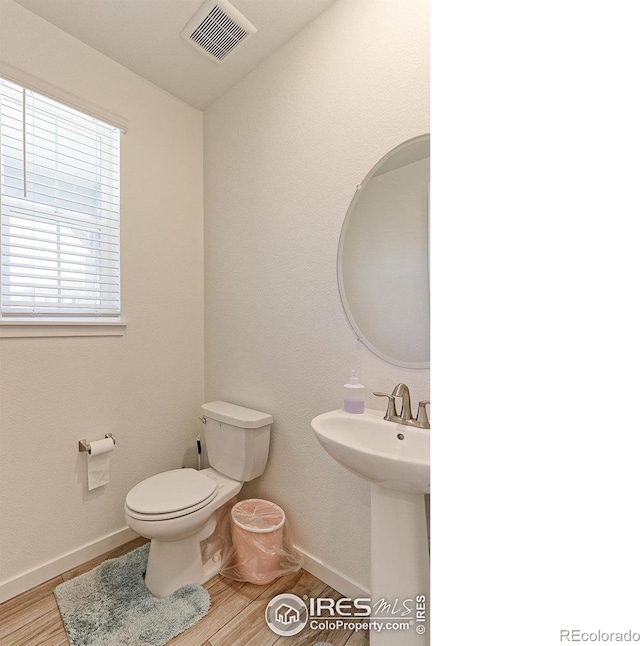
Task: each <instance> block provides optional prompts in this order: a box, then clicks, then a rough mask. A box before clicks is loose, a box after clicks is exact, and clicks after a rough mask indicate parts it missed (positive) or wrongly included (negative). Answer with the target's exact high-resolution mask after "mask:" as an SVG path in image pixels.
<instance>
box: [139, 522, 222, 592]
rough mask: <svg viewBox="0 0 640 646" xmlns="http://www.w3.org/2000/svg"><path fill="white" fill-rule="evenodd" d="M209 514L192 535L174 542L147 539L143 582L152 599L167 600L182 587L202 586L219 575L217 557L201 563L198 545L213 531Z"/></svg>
mask: <svg viewBox="0 0 640 646" xmlns="http://www.w3.org/2000/svg"><path fill="white" fill-rule="evenodd" d="M216 517H217V514H213V515H212V516H211V518H209V520H208V521H207V522H206V524H205V526H204V527H203V528H202V529H201V530H199V531H198V532H197V533H196V534H193V535H192V536H189V537H187V538H183V539H181V540H177V541H160V540H157V539H154V538H152V539H151V545H150V546H149V560H148V561H147V572H146V574H145V578H144V582H145V584H146V586H147V588H148V589H149V592H151V594H152V595H153V596H154V597H160V598H163V597H168V596H169V595H171V594H173V593H174V592H175V591H176V590H177V589H178V588H181V587H182V586H183V585H188V584H190V583H191V584H196V585H202V584H203V583H205V582H206V581H208V580H209V579H210V578H211V577H213V576H215V575H216V574H218V572H219V571H220V554H219V553H218V554H216V555H214V558H213V559H209V560H208V561H206V562H205V563H203V561H202V551H201V549H200V542H201V541H203V540H205V539H206V538H208V537H209V536H211V534H212V533H213V530H214V529H215V527H216Z"/></svg>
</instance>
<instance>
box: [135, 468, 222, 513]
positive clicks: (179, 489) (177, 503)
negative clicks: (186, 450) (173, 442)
mask: <svg viewBox="0 0 640 646" xmlns="http://www.w3.org/2000/svg"><path fill="white" fill-rule="evenodd" d="M217 489H218V483H217V482H216V481H215V480H212V479H211V478H207V477H205V476H203V475H202V474H200V473H198V471H196V470H195V469H174V470H172V471H165V472H164V473H159V474H157V475H155V476H151V477H150V478H147V479H146V480H143V481H142V482H140V483H138V484H137V485H136V486H135V487H133V489H131V491H130V492H129V493H128V494H127V498H126V501H125V506H126V509H127V512H128V513H129V515H130V516H131V517H132V518H137V519H139V520H149V521H153V520H169V519H171V518H178V517H180V516H186V515H187V514H191V513H193V512H195V511H198V510H199V509H202V508H203V507H205V506H206V505H208V504H209V503H211V501H213V500H214V498H215V497H216V494H217Z"/></svg>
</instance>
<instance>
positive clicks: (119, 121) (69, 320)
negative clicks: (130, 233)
mask: <svg viewBox="0 0 640 646" xmlns="http://www.w3.org/2000/svg"><path fill="white" fill-rule="evenodd" d="M0 77H1V78H3V79H6V80H7V81H9V82H11V83H14V84H17V85H19V86H21V87H23V88H25V89H26V90H30V91H33V92H36V93H38V94H40V95H42V96H45V97H47V98H49V99H53V100H54V101H56V102H58V103H61V104H63V105H65V106H68V107H69V108H71V109H73V110H77V111H80V112H82V113H84V114H85V115H88V116H90V117H92V118H94V119H97V120H99V121H102V122H104V123H106V124H108V125H110V126H113V127H115V128H117V129H119V130H120V134H121V135H122V134H124V133H126V131H127V122H126V120H124V119H123V118H122V117H119V116H118V115H115V114H113V113H111V112H109V111H107V110H104V109H102V108H99V107H97V106H95V105H93V104H91V103H89V102H87V101H85V100H83V99H81V98H79V97H76V96H74V95H72V94H70V93H68V92H66V91H64V90H62V89H60V88H56V87H55V86H53V85H50V84H49V83H47V82H45V81H41V80H40V79H37V78H36V77H33V76H31V75H29V74H28V73H25V72H23V71H22V70H18V69H17V68H13V67H12V66H9V65H5V64H3V65H2V70H1V71H0ZM121 160H122V151H120V154H119V157H118V163H119V166H121ZM61 211H62V210H61ZM119 293H120V298H121V297H122V294H121V288H120V286H119ZM125 330H126V322H125V321H124V320H123V318H122V307H121V308H120V313H119V315H118V316H110V317H106V316H83V317H81V318H77V317H73V316H69V315H66V316H65V315H60V314H58V315H54V316H43V315H37V316H32V315H25V316H15V315H12V316H9V317H7V316H6V315H5V316H2V314H1V313H0V338H3V337H4V338H7V337H21V338H26V337H54V336H122V335H123V334H124V333H125Z"/></svg>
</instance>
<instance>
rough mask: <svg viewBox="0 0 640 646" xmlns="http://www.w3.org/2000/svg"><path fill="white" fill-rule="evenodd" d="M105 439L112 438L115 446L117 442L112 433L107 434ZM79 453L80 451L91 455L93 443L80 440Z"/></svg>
mask: <svg viewBox="0 0 640 646" xmlns="http://www.w3.org/2000/svg"><path fill="white" fill-rule="evenodd" d="M104 437H105V439H106V438H110V439H111V441H112V442H113V444H114V445H115V443H116V441H115V439H114V437H113V435H111V433H105V434H104ZM78 451H80V453H82V452H85V453H88V454H89V455H91V442H87V440H78Z"/></svg>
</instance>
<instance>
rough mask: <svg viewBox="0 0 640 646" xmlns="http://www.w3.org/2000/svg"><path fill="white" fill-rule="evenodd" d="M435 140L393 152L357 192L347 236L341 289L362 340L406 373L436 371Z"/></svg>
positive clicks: (340, 271)
mask: <svg viewBox="0 0 640 646" xmlns="http://www.w3.org/2000/svg"><path fill="white" fill-rule="evenodd" d="M429 162H430V141H429V135H422V136H420V137H415V138H413V139H410V140H408V141H406V142H404V143H403V144H400V145H399V146H397V147H396V148H394V149H393V150H391V151H390V152H389V153H388V154H387V155H385V156H384V157H383V158H382V159H381V160H380V161H379V162H378V163H377V164H376V165H375V166H374V167H373V168H372V169H371V171H370V172H369V174H368V175H367V176H366V177H365V179H364V181H363V182H362V184H361V185H360V186H359V187H358V188H357V189H356V192H355V195H354V197H353V199H352V200H351V204H350V206H349V209H348V211H347V215H346V216H345V219H344V224H343V225H342V231H341V233H340V244H339V247H338V287H339V289H340V298H341V299H342V305H343V307H344V310H345V313H346V315H347V318H348V319H349V322H350V323H351V326H352V327H353V329H354V331H355V333H356V335H357V336H358V338H359V339H360V340H361V341H362V342H363V343H364V344H365V345H366V346H367V347H368V348H369V349H370V350H371V351H372V352H374V353H375V354H376V355H378V356H379V357H381V358H382V359H384V360H386V361H388V362H389V363H392V364H395V365H397V366H402V367H405V368H428V367H429V365H430V363H429V361H430V352H429V175H430V172H429V171H430V164H429Z"/></svg>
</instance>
